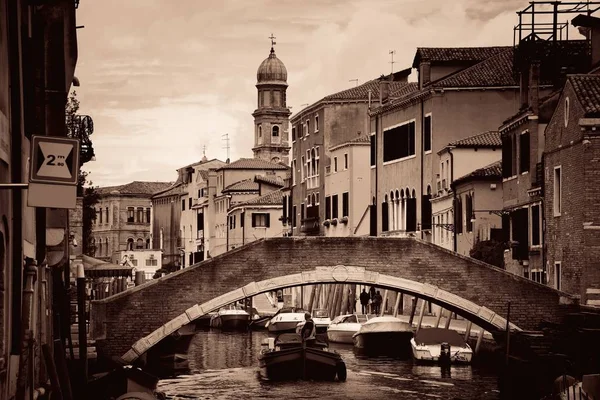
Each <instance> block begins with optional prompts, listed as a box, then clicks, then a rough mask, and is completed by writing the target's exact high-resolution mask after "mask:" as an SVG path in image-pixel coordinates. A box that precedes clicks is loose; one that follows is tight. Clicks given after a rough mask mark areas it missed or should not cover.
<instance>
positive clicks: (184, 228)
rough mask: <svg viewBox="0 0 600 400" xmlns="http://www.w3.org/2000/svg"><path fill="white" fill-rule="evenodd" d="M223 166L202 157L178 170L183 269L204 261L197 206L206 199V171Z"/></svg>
mask: <svg viewBox="0 0 600 400" xmlns="http://www.w3.org/2000/svg"><path fill="white" fill-rule="evenodd" d="M225 164H226V163H225V162H224V161H220V160H217V159H212V160H208V159H207V158H206V156H204V157H203V158H202V160H201V161H199V162H197V163H194V164H191V165H188V166H186V167H183V168H180V169H179V170H178V173H179V174H181V176H182V184H181V191H182V195H181V199H180V202H181V218H180V225H179V236H180V237H181V238H182V240H181V248H180V251H181V252H182V255H181V257H182V260H181V265H182V266H183V267H186V266H190V265H192V264H195V263H198V262H200V261H203V260H204V243H203V242H202V239H203V236H201V235H202V233H203V232H204V222H203V220H202V217H203V214H202V213H199V212H198V207H197V205H198V203H199V201H200V200H201V199H204V198H205V197H206V193H205V191H206V184H207V182H208V171H209V170H210V169H211V168H212V169H214V168H218V167H221V166H223V165H225ZM199 227H200V228H199Z"/></svg>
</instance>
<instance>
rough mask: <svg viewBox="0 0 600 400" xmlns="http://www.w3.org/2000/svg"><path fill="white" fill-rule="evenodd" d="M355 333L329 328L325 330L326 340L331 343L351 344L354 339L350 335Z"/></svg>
mask: <svg viewBox="0 0 600 400" xmlns="http://www.w3.org/2000/svg"><path fill="white" fill-rule="evenodd" d="M355 333H356V331H342V330H335V329H331V328H329V329H328V330H327V340H328V341H330V342H332V343H345V344H353V343H354V339H353V338H352V335H354V334H355Z"/></svg>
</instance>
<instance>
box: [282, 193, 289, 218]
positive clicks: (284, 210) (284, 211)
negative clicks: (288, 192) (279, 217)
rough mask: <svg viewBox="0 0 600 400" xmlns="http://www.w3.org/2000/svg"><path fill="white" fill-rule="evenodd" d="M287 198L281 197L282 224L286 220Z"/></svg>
mask: <svg viewBox="0 0 600 400" xmlns="http://www.w3.org/2000/svg"><path fill="white" fill-rule="evenodd" d="M287 205H288V202H287V197H286V196H283V223H285V221H286V220H287Z"/></svg>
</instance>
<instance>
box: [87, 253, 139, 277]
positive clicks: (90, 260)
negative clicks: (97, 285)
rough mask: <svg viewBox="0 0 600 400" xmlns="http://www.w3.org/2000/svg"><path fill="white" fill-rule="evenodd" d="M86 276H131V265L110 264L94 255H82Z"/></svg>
mask: <svg viewBox="0 0 600 400" xmlns="http://www.w3.org/2000/svg"><path fill="white" fill-rule="evenodd" d="M82 259H83V268H84V270H85V277H86V278H106V277H113V276H115V277H121V276H132V269H133V267H127V266H125V265H117V264H112V263H109V262H106V261H102V260H98V259H97V258H94V257H89V256H85V255H84V256H82Z"/></svg>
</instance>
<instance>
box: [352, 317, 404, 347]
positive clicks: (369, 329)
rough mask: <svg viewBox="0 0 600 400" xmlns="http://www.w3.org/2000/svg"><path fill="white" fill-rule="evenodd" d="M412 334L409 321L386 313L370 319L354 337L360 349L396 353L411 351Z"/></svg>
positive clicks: (355, 344)
mask: <svg viewBox="0 0 600 400" xmlns="http://www.w3.org/2000/svg"><path fill="white" fill-rule="evenodd" d="M412 336H413V329H412V327H411V326H410V325H409V324H408V323H407V322H404V321H402V320H401V319H399V318H396V317H392V316H388V315H386V316H383V317H374V318H371V319H369V320H368V321H367V322H365V323H364V324H362V325H361V327H360V329H359V330H358V332H356V333H355V334H354V335H352V338H353V339H354V346H355V347H356V348H358V349H364V350H367V351H379V350H382V351H384V352H386V353H396V352H399V351H400V352H404V351H405V350H406V351H408V352H409V351H410V348H409V341H410V339H411V338H412Z"/></svg>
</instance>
